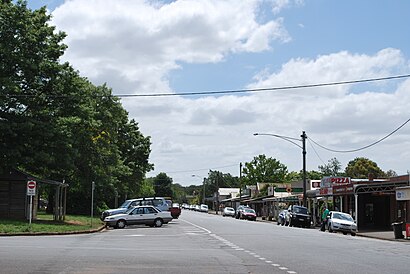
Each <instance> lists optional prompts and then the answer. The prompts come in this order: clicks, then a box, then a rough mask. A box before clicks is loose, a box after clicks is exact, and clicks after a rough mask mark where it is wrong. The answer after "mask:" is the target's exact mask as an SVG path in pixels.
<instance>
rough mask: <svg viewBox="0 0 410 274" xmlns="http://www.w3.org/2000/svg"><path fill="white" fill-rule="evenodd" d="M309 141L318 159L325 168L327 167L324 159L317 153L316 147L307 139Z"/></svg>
mask: <svg viewBox="0 0 410 274" xmlns="http://www.w3.org/2000/svg"><path fill="white" fill-rule="evenodd" d="M307 140H308V142H309V145H310V146H311V147H312V149H313V151H314V152H315V154H316V156H317V158H319V160H320V161H321V162H322V163H323V165H324V166H325V165H326V164H325V162H324V161H323V160H322V158H321V157H320V155H319V153H317V151H316V149H315V147H314V146H313V145H312V142H311V141H310V139H309V138H307Z"/></svg>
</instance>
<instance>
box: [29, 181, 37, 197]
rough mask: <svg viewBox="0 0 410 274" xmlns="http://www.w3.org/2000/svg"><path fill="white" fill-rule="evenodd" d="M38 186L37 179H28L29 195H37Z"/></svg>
mask: <svg viewBox="0 0 410 274" xmlns="http://www.w3.org/2000/svg"><path fill="white" fill-rule="evenodd" d="M36 186H37V183H36V181H28V182H27V195H28V196H34V195H36Z"/></svg>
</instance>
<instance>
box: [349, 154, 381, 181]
mask: <svg viewBox="0 0 410 274" xmlns="http://www.w3.org/2000/svg"><path fill="white" fill-rule="evenodd" d="M345 173H346V176H348V177H351V178H357V179H366V178H368V177H369V175H371V176H373V178H382V177H384V176H385V174H384V172H383V171H382V170H381V169H380V168H379V167H378V166H377V164H376V163H375V162H373V161H372V160H369V159H367V158H364V157H358V158H355V159H354V160H352V161H350V162H349V163H348V164H347V166H346V169H345Z"/></svg>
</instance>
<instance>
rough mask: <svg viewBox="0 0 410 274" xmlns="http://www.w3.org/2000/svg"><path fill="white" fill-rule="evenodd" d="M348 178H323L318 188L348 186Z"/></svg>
mask: <svg viewBox="0 0 410 274" xmlns="http://www.w3.org/2000/svg"><path fill="white" fill-rule="evenodd" d="M350 183H351V181H350V178H349V177H325V178H323V179H322V180H321V181H320V187H332V186H333V185H335V184H350Z"/></svg>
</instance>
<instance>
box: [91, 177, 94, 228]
mask: <svg viewBox="0 0 410 274" xmlns="http://www.w3.org/2000/svg"><path fill="white" fill-rule="evenodd" d="M94 189H95V183H94V181H93V182H92V183H91V228H92V227H93V218H94Z"/></svg>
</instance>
